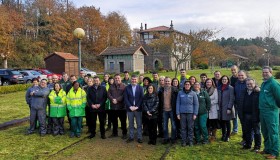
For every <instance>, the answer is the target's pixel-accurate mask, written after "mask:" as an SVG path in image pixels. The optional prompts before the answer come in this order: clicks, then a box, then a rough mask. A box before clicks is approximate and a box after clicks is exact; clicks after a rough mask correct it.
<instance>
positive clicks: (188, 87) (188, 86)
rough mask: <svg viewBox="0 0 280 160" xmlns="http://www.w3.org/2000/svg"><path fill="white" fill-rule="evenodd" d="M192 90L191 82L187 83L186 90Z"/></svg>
mask: <svg viewBox="0 0 280 160" xmlns="http://www.w3.org/2000/svg"><path fill="white" fill-rule="evenodd" d="M190 89H191V84H190V83H189V82H187V83H185V90H187V91H188V90H190Z"/></svg>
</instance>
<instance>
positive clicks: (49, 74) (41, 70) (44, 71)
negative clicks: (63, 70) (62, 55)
mask: <svg viewBox="0 0 280 160" xmlns="http://www.w3.org/2000/svg"><path fill="white" fill-rule="evenodd" d="M33 70H34V71H37V72H39V73H41V74H43V75H47V77H49V76H53V75H54V74H55V75H57V76H58V79H59V80H60V79H61V78H62V75H61V74H56V73H53V72H51V71H49V70H47V69H33Z"/></svg>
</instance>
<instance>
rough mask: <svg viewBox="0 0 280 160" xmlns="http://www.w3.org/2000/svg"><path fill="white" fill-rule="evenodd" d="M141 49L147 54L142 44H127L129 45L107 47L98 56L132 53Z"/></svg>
mask: <svg viewBox="0 0 280 160" xmlns="http://www.w3.org/2000/svg"><path fill="white" fill-rule="evenodd" d="M139 49H140V50H141V51H142V52H143V54H144V55H148V53H147V51H146V50H145V49H144V48H143V47H142V46H129V47H107V48H106V49H105V50H104V51H102V52H101V53H100V56H110V55H132V54H134V53H135V52H136V51H138V50H139Z"/></svg>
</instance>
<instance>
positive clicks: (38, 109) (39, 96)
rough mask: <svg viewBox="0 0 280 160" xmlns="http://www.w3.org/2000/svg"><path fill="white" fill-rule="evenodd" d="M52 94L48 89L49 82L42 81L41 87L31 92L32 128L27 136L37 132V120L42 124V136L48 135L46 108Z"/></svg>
mask: <svg viewBox="0 0 280 160" xmlns="http://www.w3.org/2000/svg"><path fill="white" fill-rule="evenodd" d="M49 93H50V90H49V88H48V87H47V80H45V79H42V80H41V82H40V86H38V87H37V88H36V89H34V90H33V91H32V92H30V96H31V97H32V98H31V109H30V128H29V130H28V132H27V134H32V133H34V130H35V125H36V124H35V119H36V117H37V118H38V120H39V124H40V135H41V136H45V135H46V133H47V129H46V107H47V98H48V95H49Z"/></svg>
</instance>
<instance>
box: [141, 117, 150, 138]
mask: <svg viewBox="0 0 280 160" xmlns="http://www.w3.org/2000/svg"><path fill="white" fill-rule="evenodd" d="M148 123H149V119H148V118H147V116H146V113H145V112H143V115H142V125H143V135H148V133H149V128H148Z"/></svg>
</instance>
